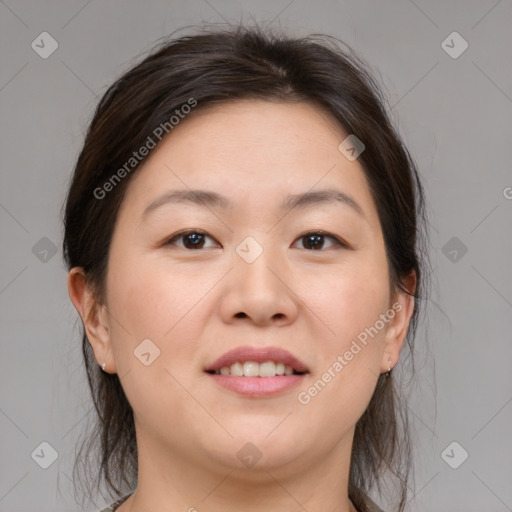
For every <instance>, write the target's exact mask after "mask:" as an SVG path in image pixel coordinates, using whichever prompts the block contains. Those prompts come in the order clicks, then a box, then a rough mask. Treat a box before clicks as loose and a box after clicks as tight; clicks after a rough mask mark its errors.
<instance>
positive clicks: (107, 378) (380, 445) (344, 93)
mask: <svg viewBox="0 0 512 512" xmlns="http://www.w3.org/2000/svg"><path fill="white" fill-rule="evenodd" d="M340 43H341V42H340V41H339V40H337V39H336V38H333V37H330V36H325V35H311V36H307V37H300V38H291V37H287V36H284V35H281V34H279V35H276V34H275V33H271V32H270V31H269V30H262V29H260V28H258V27H255V28H254V27H251V28H249V27H244V26H237V27H234V28H228V29H218V28H217V29H214V30H211V29H208V30H205V29H203V30H202V31H198V32H197V33H194V34H193V35H187V36H183V37H180V38H175V39H170V40H169V39H167V40H165V41H164V42H163V43H161V44H160V45H159V46H157V47H155V49H154V50H153V51H152V52H151V54H150V55H149V56H147V57H146V58H144V59H143V60H142V61H141V62H140V63H139V64H137V65H135V66H134V67H132V69H130V70H129V71H128V72H126V73H125V74H124V75H123V76H122V77H121V78H120V79H119V80H117V81H116V82H115V83H114V84H113V85H112V86H111V87H110V88H109V89H108V90H107V91H106V93H105V95H104V96H103V98H102V100H101V101H100V103H99V105H98V106H97V108H96V111H95V113H94V116H93V118H92V121H91V123H90V126H89V128H88V132H87V135H86V138H85V143H84V146H83V149H82V151H81V153H80V155H79V157H78V161H77V163H76V167H75V170H74V174H73V177H72V181H71V185H70V188H69V193H68V197H67V201H66V204H65V212H64V229H65V234H64V242H63V250H64V258H65V261H66V264H67V267H68V269H71V268H73V267H82V268H83V270H84V273H85V276H86V280H87V283H88V284H89V285H90V286H91V287H92V289H93V290H94V292H95V295H96V297H97V300H98V303H102V301H103V300H104V291H105V289H104V284H105V278H106V272H107V267H108V256H109V246H110V243H111V240H112V235H113V232H114V228H115V224H116V217H117V213H118V211H119V207H120V205H121V203H122V201H123V198H124V195H125V192H126V189H127V186H128V185H129V183H130V180H131V179H132V178H133V176H134V175H135V174H136V172H137V169H138V168H139V167H140V164H139V165H134V166H133V169H131V170H130V172H127V173H123V179H122V180H119V182H118V183H116V184H115V186H114V187H112V189H111V190H110V191H109V192H108V194H107V195H106V197H104V198H102V199H98V197H97V194H95V190H97V189H98V187H102V186H103V185H104V184H105V183H106V182H107V181H108V180H109V179H111V177H112V176H113V175H114V174H115V173H116V172H117V171H118V170H119V169H120V168H122V167H123V165H126V162H127V161H129V159H130V158H131V157H132V155H133V151H136V150H137V149H138V148H140V147H142V146H143V145H144V143H145V141H147V139H148V137H151V136H152V134H154V130H155V128H157V127H158V126H161V125H162V124H163V123H166V122H167V123H168V121H169V119H170V118H171V116H173V115H174V114H175V111H176V110H179V109H180V108H181V106H182V105H184V104H186V103H187V102H188V101H189V100H190V99H191V98H193V99H194V100H195V101H196V102H197V106H196V107H195V108H194V110H193V112H191V114H190V115H194V112H196V111H200V110H201V109H202V108H203V107H206V106H208V105H212V104H219V103H223V102H229V101H231V100H234V99H262V100H267V101H280V102H309V103H314V104H315V105H318V106H320V107H321V108H322V109H323V111H327V112H328V113H329V114H330V115H331V116H332V117H333V118H334V119H335V120H337V121H338V122H339V125H340V128H341V129H342V130H343V131H345V132H346V133H348V134H354V135H356V137H357V138H358V139H360V140H361V141H363V143H364V145H365V150H364V151H363V153H362V154H361V155H360V156H359V157H358V161H359V163H360V164H361V166H362V168H363V170H364V173H365V176H366V179H367V182H368V184H369V187H370V190H371V193H372V196H373V199H374V201H375V204H376V207H377V211H378V215H379V219H380V223H381V227H382V233H383V236H384V242H385V248H386V254H387V260H388V268H389V277H390V282H391V284H392V286H393V289H402V290H404V291H407V292H408V293H410V294H411V295H414V296H415V297H416V298H417V299H419V298H420V297H422V298H424V288H425V277H424V275H423V272H422V268H423V267H424V265H425V264H426V260H425V254H426V251H423V253H422V250H421V241H422V240H426V222H425V213H424V193H423V188H422V184H421V181H420V179H419V176H418V172H417V169H416V166H415V164H414V162H413V160H412V158H411V157H410V155H409V153H408V151H407V149H406V148H405V146H404V144H403V143H402V141H401V138H400V136H399V135H398V133H397V131H396V130H395V128H394V127H393V125H392V123H391V122H390V119H389V117H388V114H387V112H386V109H385V106H384V105H385V104H386V101H385V99H384V96H383V94H382V92H381V91H380V88H379V87H378V85H377V82H376V80H375V79H374V78H373V77H372V76H371V74H370V72H369V71H368V69H367V66H366V65H365V64H364V63H363V61H362V60H361V59H360V58H358V57H357V56H356V54H355V53H354V52H353V51H352V50H351V49H350V48H349V47H348V46H347V45H344V43H341V44H340ZM343 46H344V47H343ZM170 136H172V133H171V135H170ZM340 142H341V141H340ZM422 234H423V236H421V235H422ZM411 271H414V272H415V273H416V277H417V286H416V289H415V290H414V291H410V290H405V287H404V279H405V277H406V276H408V275H409V274H410V273H411ZM418 306H419V303H418V302H417V301H415V308H414V312H413V316H412V319H411V323H410V326H409V331H408V333H407V339H406V341H407V344H406V345H407V347H408V349H409V350H408V354H409V355H412V348H413V341H414V338H415V335H416V327H417V322H418V313H419V307H418ZM82 327H83V325H82ZM82 350H83V356H84V360H85V367H86V371H87V378H88V383H89V387H90V391H91V394H92V399H93V403H94V406H95V410H96V413H97V417H96V420H95V424H94V430H93V432H91V434H90V436H89V437H88V438H86V439H85V441H84V442H83V444H82V445H81V449H80V451H79V454H78V456H77V459H76V462H75V468H74V474H75V475H78V476H79V473H80V471H79V469H80V468H82V469H86V470H89V472H90V471H92V474H95V475H96V476H97V482H96V483H97V489H99V488H100V485H101V480H102V478H103V479H104V480H105V482H106V484H107V488H108V490H109V493H110V495H111V496H115V497H116V498H117V497H120V496H122V495H123V494H125V493H126V492H128V491H132V490H133V489H134V488H135V487H136V481H137V445H136V438H135V426H134V420H133V412H132V409H131V406H130V404H129V402H128V400H127V398H126V396H125V394H124V391H123V388H122V385H121V382H120V379H119V376H118V375H117V374H109V373H104V372H102V371H101V369H100V367H99V366H98V364H97V362H96V360H95V358H94V354H93V352H92V348H91V345H90V343H89V341H88V339H87V337H86V334H85V330H82ZM406 360H408V361H412V359H411V358H406ZM402 364H403V360H402ZM396 380H397V379H396V375H393V376H392V377H386V376H385V375H381V376H380V377H379V378H378V382H377V385H376V389H375V392H374V394H373V397H372V399H371V401H370V404H369V405H368V408H367V409H366V411H365V412H364V414H363V416H362V417H361V418H360V419H359V421H358V422H357V425H356V428H355V436H354V441H353V451H352V458H351V466H350V479H349V496H350V498H351V500H352V501H353V503H354V504H355V506H356V507H358V508H359V509H361V510H365V508H366V505H365V500H366V498H365V496H366V494H367V493H368V491H370V490H371V489H372V488H373V487H375V484H377V489H378V490H379V491H380V490H381V487H382V486H381V483H382V482H383V479H384V477H385V476H386V475H387V476H389V475H391V476H392V478H393V479H394V481H395V482H398V489H399V496H398V498H397V503H396V508H395V510H399V511H402V510H403V509H404V506H405V503H406V499H407V485H408V480H409V476H410V470H411V467H412V463H411V460H412V459H411V446H410V433H409V426H408V421H407V411H406V405H405V403H403V400H402V398H400V399H399V398H397V397H398V396H400V397H403V389H401V390H400V394H399V395H398V394H397V390H398V389H397V383H396ZM94 447H99V455H100V460H99V466H100V471H99V472H98V471H97V469H96V470H95V469H91V466H92V467H93V468H94V467H95V465H96V464H97V463H98V461H97V460H93V464H92V465H91V464H90V461H89V458H90V455H91V454H92V453H93V448H94ZM95 471H96V472H95ZM88 485H89V487H88V488H87V491H88V492H89V495H90V494H91V493H92V490H93V486H90V484H89V483H88Z"/></svg>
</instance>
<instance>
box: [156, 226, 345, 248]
mask: <svg viewBox="0 0 512 512" xmlns="http://www.w3.org/2000/svg"><path fill="white" fill-rule="evenodd" d="M192 234H198V235H204V236H206V237H208V238H211V239H212V240H214V238H213V237H211V236H210V235H208V233H206V232H205V231H203V230H201V229H187V230H184V231H180V232H179V233H176V234H175V235H173V236H172V237H171V238H169V239H168V240H166V241H165V242H164V244H163V245H164V246H169V245H174V243H173V242H174V241H175V240H179V239H182V238H183V237H185V236H187V235H192ZM312 235H320V236H323V237H324V238H329V239H331V240H332V241H333V242H334V245H335V246H337V247H334V248H338V249H349V248H350V247H349V245H348V244H347V243H345V242H344V241H343V240H341V239H339V238H338V237H336V236H334V235H332V234H331V233H328V232H326V231H322V230H316V231H308V232H306V233H303V234H302V235H300V236H298V237H297V239H296V240H300V239H302V238H306V237H308V236H312ZM180 248H181V249H185V250H187V251H200V250H202V249H203V248H199V249H189V248H187V247H180ZM331 248H332V247H331ZM207 249H208V247H207ZM304 250H306V251H309V252H312V251H315V249H304ZM317 250H318V251H325V250H326V249H317Z"/></svg>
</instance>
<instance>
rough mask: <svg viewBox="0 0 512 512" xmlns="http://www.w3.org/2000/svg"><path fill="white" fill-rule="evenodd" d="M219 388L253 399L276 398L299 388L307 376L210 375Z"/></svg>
mask: <svg viewBox="0 0 512 512" xmlns="http://www.w3.org/2000/svg"><path fill="white" fill-rule="evenodd" d="M207 375H208V376H209V377H211V378H212V379H213V380H214V381H215V382H216V383H217V384H218V385H219V386H222V387H223V388H226V389H229V390H231V391H235V392H236V393H239V394H240V395H243V396H247V397H251V398H264V397H268V396H275V395H279V394H281V393H284V392H285V391H288V390H289V389H292V388H294V387H296V386H298V385H299V384H300V383H301V382H302V381H303V380H304V378H305V377H306V375H307V374H301V375H276V376H275V377H236V376H235V375H217V374H212V373H208V374H207Z"/></svg>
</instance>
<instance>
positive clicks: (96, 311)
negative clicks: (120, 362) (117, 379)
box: [68, 267, 115, 373]
mask: <svg viewBox="0 0 512 512" xmlns="http://www.w3.org/2000/svg"><path fill="white" fill-rule="evenodd" d="M68 293H69V298H70V299H71V302H72V303H73V305H74V306H75V309H76V310H77V311H78V314H79V315H80V317H81V318H82V322H83V324H84V329H85V334H86V335H87V339H88V340H89V343H90V344H91V347H92V349H93V352H94V357H95V358H96V361H97V362H98V364H99V365H100V366H101V365H102V364H103V363H105V371H107V372H108V371H109V369H110V372H111V373H113V372H115V362H114V358H113V357H112V346H111V340H110V329H109V323H108V311H107V306H106V305H104V304H99V303H98V301H97V298H96V297H95V295H94V293H93V290H92V289H91V287H90V286H89V285H88V284H87V280H86V277H85V273H84V271H83V269H82V268H81V267H74V268H72V269H71V270H70V271H69V274H68Z"/></svg>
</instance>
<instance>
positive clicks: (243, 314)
mask: <svg viewBox="0 0 512 512" xmlns="http://www.w3.org/2000/svg"><path fill="white" fill-rule="evenodd" d="M235 316H236V317H237V318H245V317H246V316H247V315H246V314H245V313H244V312H243V311H240V313H237V314H236V315H235Z"/></svg>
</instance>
